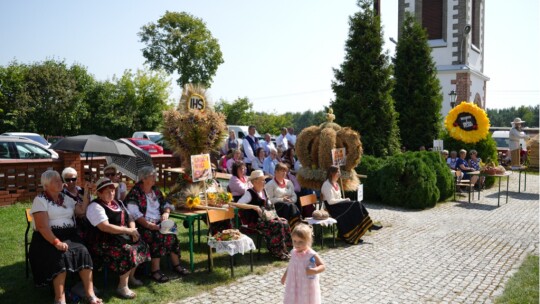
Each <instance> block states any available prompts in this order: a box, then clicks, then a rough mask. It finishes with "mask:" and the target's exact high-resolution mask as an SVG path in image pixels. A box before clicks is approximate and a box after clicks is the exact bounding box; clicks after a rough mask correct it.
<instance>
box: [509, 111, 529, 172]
mask: <svg viewBox="0 0 540 304" xmlns="http://www.w3.org/2000/svg"><path fill="white" fill-rule="evenodd" d="M524 122H525V121H523V120H521V118H519V117H516V118H514V121H512V129H510V134H509V139H510V141H509V144H508V147H509V148H510V157H511V160H512V167H519V166H521V159H520V153H521V147H520V145H519V140H520V139H522V138H526V139H529V136H527V135H526V134H525V133H524V132H522V131H521V124H522V123H524Z"/></svg>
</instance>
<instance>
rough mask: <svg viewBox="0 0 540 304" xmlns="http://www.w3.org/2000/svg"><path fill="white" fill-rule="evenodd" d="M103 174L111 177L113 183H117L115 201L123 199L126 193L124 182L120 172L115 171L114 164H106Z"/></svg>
mask: <svg viewBox="0 0 540 304" xmlns="http://www.w3.org/2000/svg"><path fill="white" fill-rule="evenodd" d="M103 175H105V177H108V178H110V179H111V181H112V182H113V183H117V184H118V187H116V192H115V193H116V194H115V197H114V198H115V199H116V200H117V201H124V199H125V198H126V195H127V186H126V183H124V182H123V181H122V173H120V172H118V171H116V167H115V166H107V167H105V168H104V169H103Z"/></svg>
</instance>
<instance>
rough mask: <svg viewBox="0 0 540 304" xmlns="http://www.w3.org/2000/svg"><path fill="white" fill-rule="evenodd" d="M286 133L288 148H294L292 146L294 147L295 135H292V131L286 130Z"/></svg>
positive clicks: (291, 129)
mask: <svg viewBox="0 0 540 304" xmlns="http://www.w3.org/2000/svg"><path fill="white" fill-rule="evenodd" d="M287 132H288V133H287V142H288V144H289V148H291V147H294V145H296V135H294V129H293V128H288V129H287Z"/></svg>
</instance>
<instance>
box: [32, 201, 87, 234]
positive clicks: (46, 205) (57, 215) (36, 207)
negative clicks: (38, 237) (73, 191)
mask: <svg viewBox="0 0 540 304" xmlns="http://www.w3.org/2000/svg"><path fill="white" fill-rule="evenodd" d="M62 195H63V196H64V204H63V205H62V206H58V205H57V204H55V203H53V202H51V201H48V200H47V199H46V198H45V196H44V195H43V194H40V195H38V196H36V197H35V198H34V201H33V202H32V209H30V213H31V214H34V213H36V212H47V215H48V217H49V227H51V228H70V227H75V220H74V215H75V205H76V204H77V202H76V201H75V200H74V199H72V198H71V197H69V196H67V195H65V194H63V193H62ZM32 226H33V228H34V230H35V229H36V226H35V221H33V222H32Z"/></svg>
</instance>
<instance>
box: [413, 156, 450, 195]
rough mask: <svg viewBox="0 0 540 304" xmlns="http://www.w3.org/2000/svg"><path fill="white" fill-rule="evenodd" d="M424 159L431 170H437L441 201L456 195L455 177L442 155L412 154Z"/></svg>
mask: <svg viewBox="0 0 540 304" xmlns="http://www.w3.org/2000/svg"><path fill="white" fill-rule="evenodd" d="M410 153H413V154H414V155H415V156H416V157H418V158H420V159H422V160H423V161H424V162H425V163H426V165H427V166H428V167H429V168H433V170H435V175H436V178H437V188H438V189H439V192H440V197H439V201H443V200H445V199H447V198H449V197H451V196H452V195H453V194H454V181H453V179H454V176H453V175H452V172H450V170H449V168H448V165H447V164H446V162H445V161H444V159H443V157H442V156H441V154H440V153H436V152H410Z"/></svg>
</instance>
